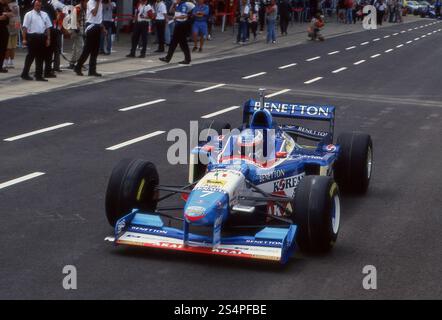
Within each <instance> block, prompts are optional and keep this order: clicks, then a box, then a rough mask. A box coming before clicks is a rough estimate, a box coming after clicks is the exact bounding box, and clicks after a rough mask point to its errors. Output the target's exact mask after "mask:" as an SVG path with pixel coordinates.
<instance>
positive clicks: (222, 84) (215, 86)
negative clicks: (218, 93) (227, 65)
mask: <svg viewBox="0 0 442 320" xmlns="http://www.w3.org/2000/svg"><path fill="white" fill-rule="evenodd" d="M225 85H226V84H225V83H219V84H216V85H214V86H211V87H207V88H203V89H199V90H195V91H194V92H197V93H201V92H205V91H209V90H212V89H216V88H220V87H224V86H225Z"/></svg>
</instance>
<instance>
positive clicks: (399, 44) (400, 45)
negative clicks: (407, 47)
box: [396, 43, 404, 48]
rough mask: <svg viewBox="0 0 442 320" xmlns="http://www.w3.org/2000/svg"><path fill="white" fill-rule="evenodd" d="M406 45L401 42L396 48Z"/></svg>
mask: <svg viewBox="0 0 442 320" xmlns="http://www.w3.org/2000/svg"><path fill="white" fill-rule="evenodd" d="M403 46H404V45H403V44H402V43H401V44H398V45H397V46H396V48H400V47H403Z"/></svg>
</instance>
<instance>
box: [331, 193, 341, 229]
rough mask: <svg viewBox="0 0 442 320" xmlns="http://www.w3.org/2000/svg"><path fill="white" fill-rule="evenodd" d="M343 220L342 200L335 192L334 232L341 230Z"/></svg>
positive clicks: (333, 210)
mask: <svg viewBox="0 0 442 320" xmlns="http://www.w3.org/2000/svg"><path fill="white" fill-rule="evenodd" d="M340 221H341V202H340V200H339V196H338V195H337V194H335V195H334V196H333V201H332V228H333V233H334V234H337V233H338V231H339V223H340Z"/></svg>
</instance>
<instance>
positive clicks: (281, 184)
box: [273, 173, 304, 192]
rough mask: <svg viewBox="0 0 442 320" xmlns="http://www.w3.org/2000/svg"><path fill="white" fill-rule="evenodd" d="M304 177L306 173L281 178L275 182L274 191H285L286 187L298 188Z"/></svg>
mask: <svg viewBox="0 0 442 320" xmlns="http://www.w3.org/2000/svg"><path fill="white" fill-rule="evenodd" d="M302 178H304V173H302V174H300V175H297V176H293V177H290V178H285V179H281V180H278V181H275V182H273V192H279V191H284V190H286V189H293V188H296V187H297V186H298V184H299V182H300V181H301V180H302Z"/></svg>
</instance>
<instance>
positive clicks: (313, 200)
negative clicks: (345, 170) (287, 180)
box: [293, 176, 341, 253]
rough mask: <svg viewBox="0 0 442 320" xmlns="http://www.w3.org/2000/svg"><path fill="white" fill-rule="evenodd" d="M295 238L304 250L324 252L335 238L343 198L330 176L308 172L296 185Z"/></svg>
mask: <svg viewBox="0 0 442 320" xmlns="http://www.w3.org/2000/svg"><path fill="white" fill-rule="evenodd" d="M293 205H294V208H295V215H294V222H295V224H296V225H297V228H298V229H297V236H296V242H297V244H298V246H299V248H300V249H301V251H302V252H304V253H324V252H327V251H329V250H330V249H331V248H332V247H333V245H334V244H335V242H336V239H337V237H338V233H339V224H340V218H341V202H340V197H339V189H338V186H337V184H336V182H335V181H334V180H333V179H332V178H331V177H328V176H306V177H305V178H304V179H302V181H301V182H300V184H299V186H298V188H297V189H296V194H295V201H294V204H293Z"/></svg>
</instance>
